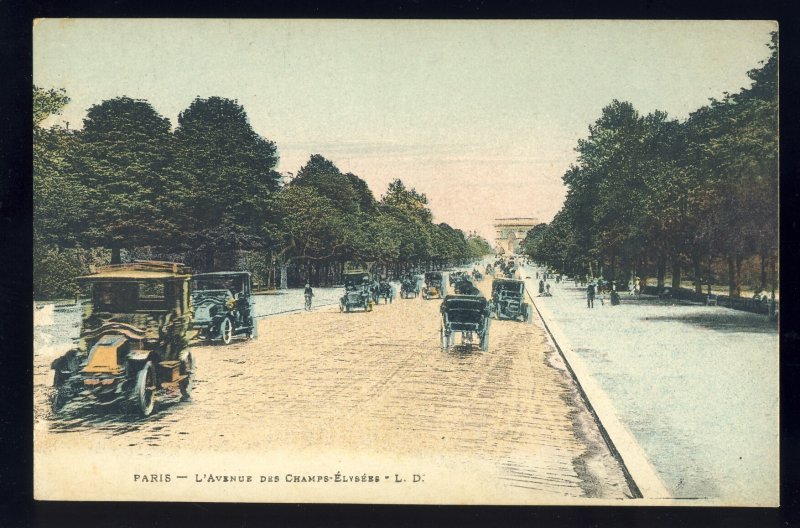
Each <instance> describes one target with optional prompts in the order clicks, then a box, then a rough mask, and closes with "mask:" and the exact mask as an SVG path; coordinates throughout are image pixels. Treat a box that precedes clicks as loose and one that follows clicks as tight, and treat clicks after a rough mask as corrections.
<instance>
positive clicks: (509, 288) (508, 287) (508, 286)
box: [495, 282, 524, 295]
mask: <svg viewBox="0 0 800 528" xmlns="http://www.w3.org/2000/svg"><path fill="white" fill-rule="evenodd" d="M523 287H524V285H523V284H522V283H521V282H501V283H500V284H497V285H496V287H495V290H496V291H498V292H503V293H513V294H517V295H520V294H522V288H523Z"/></svg>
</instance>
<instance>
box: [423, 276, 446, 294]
mask: <svg viewBox="0 0 800 528" xmlns="http://www.w3.org/2000/svg"><path fill="white" fill-rule="evenodd" d="M422 297H424V298H425V300H426V301H427V300H428V299H431V298H433V297H439V298H440V299H441V298H443V297H444V281H443V280H442V272H441V271H428V272H426V273H425V286H424V287H423V288H422Z"/></svg>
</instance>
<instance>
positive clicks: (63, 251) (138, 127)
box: [33, 87, 491, 297]
mask: <svg viewBox="0 0 800 528" xmlns="http://www.w3.org/2000/svg"><path fill="white" fill-rule="evenodd" d="M68 102H69V98H68V96H67V94H66V93H65V92H64V91H63V90H44V89H41V88H38V87H34V89H33V105H34V167H33V178H34V185H33V192H34V252H35V255H34V256H35V258H34V290H35V291H34V294H35V295H36V296H37V297H52V296H60V295H65V294H68V293H71V292H72V290H73V289H74V287H75V283H74V281H73V278H74V276H75V275H77V274H80V273H83V272H85V271H86V269H87V268H88V265H89V263H91V262H92V261H96V260H98V259H100V260H103V259H104V258H105V259H108V260H110V262H114V263H116V262H120V261H121V260H122V259H123V258H133V257H137V256H139V257H156V258H169V259H176V260H178V259H180V260H183V261H185V262H187V263H189V264H191V265H192V266H193V267H194V268H195V269H197V270H200V271H208V270H214V269H231V268H234V269H242V268H245V269H250V270H251V271H253V272H254V273H255V274H256V281H259V282H261V283H266V282H273V283H278V284H280V285H281V286H282V287H286V286H287V284H288V283H289V282H290V280H294V281H305V280H311V281H312V282H314V283H315V284H327V283H334V282H337V281H338V278H339V274H340V273H341V271H342V266H343V264H344V262H346V261H349V260H358V261H362V262H373V263H376V264H377V266H378V268H380V270H381V271H382V272H383V273H384V274H390V275H395V274H398V273H401V272H402V271H403V270H405V269H409V268H411V267H414V268H416V269H422V268H425V269H427V268H434V267H442V266H446V265H450V264H454V263H457V262H462V261H466V260H470V259H474V258H477V257H480V256H481V255H483V254H486V253H489V252H490V251H491V247H490V246H489V244H488V243H487V242H486V241H485V240H483V239H481V238H480V237H477V236H475V235H470V236H466V235H465V234H464V233H463V232H462V231H460V230H458V229H454V228H452V227H450V226H449V225H447V224H445V223H439V224H437V223H434V222H433V218H432V214H431V211H430V209H429V208H428V201H427V198H426V196H425V195H424V194H422V193H418V192H417V191H416V190H415V189H408V188H406V186H405V185H404V184H403V182H402V181H400V180H395V181H394V182H392V183H391V184H390V185H389V188H388V189H387V191H386V194H385V195H383V196H382V197H381V199H380V200H377V199H376V198H375V197H374V196H373V194H372V192H371V191H370V189H369V187H368V186H367V184H366V182H364V180H362V179H361V178H359V177H358V176H356V175H355V174H351V173H343V172H341V171H340V170H339V169H338V168H337V167H336V166H335V165H334V164H333V163H332V162H331V161H329V160H327V159H325V158H324V157H322V156H320V155H313V156H311V158H310V159H309V160H308V162H307V163H306V164H305V165H304V166H303V167H302V168H301V169H300V170H299V172H298V173H297V174H296V175H295V176H294V177H292V178H291V179H290V180H289V181H284V178H283V177H282V175H281V174H279V173H278V172H277V171H276V170H275V168H276V166H277V163H278V151H277V147H276V145H275V144H274V143H273V142H271V141H269V140H267V139H264V138H262V137H260V136H259V135H258V134H257V133H256V132H255V131H254V130H253V129H252V127H251V125H250V123H249V120H248V118H247V115H246V113H245V111H244V109H243V108H242V106H241V105H239V104H238V103H237V102H236V101H234V100H230V99H224V98H221V97H210V98H207V99H202V98H199V97H198V98H197V99H195V100H194V101H193V102H192V103H191V105H190V106H189V107H188V108H187V109H186V110H184V111H183V112H181V113H180V115H179V116H178V123H177V126H176V127H175V128H174V130H173V128H172V125H171V123H170V121H169V120H168V119H167V118H165V117H163V116H161V115H159V114H158V113H157V112H156V111H155V109H154V108H153V107H152V106H151V105H150V104H149V103H148V102H147V101H143V100H134V99H130V98H128V97H119V98H116V99H111V100H107V101H103V102H101V103H99V104H97V105H95V106H92V107H91V108H90V109H89V110H88V112H87V115H86V118H85V119H84V122H83V127H82V129H80V130H74V129H73V130H70V129H69V126H68V125H67V126H66V127H61V126H52V127H43V126H42V123H43V122H45V120H46V119H47V118H48V117H49V116H52V115H54V114H58V113H59V112H60V111H61V109H62V108H63V107H64V106H65V105H66V104H67V103H68ZM98 248H105V251H97V249H98Z"/></svg>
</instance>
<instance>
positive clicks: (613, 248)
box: [32, 19, 780, 506]
mask: <svg viewBox="0 0 800 528" xmlns="http://www.w3.org/2000/svg"><path fill="white" fill-rule="evenodd" d="M778 45H779V38H778V26H777V24H776V23H774V22H770V21H611V20H604V21H587V20H584V21H568V20H563V21H556V20H548V21H534V20H528V21H521V20H515V21H512V20H508V21H503V20H493V21H468V20H460V21H444V20H425V21H413V20H394V21H388V20H289V19H287V20H202V19H195V20H162V19H150V20H143V19H142V20H136V19H40V20H36V21H35V22H34V28H33V72H34V77H33V83H34V86H33V106H34V108H33V110H34V112H33V114H34V135H33V140H34V145H33V149H34V150H33V158H34V167H33V178H34V180H33V181H34V186H33V193H34V207H35V209H34V230H33V231H34V246H33V247H34V270H33V271H34V288H33V297H34V313H33V319H34V328H33V331H34V351H33V352H34V354H33V377H34V393H33V395H32V397H33V399H34V412H35V416H34V456H35V460H34V481H35V498H36V499H38V500H100V501H212V502H264V503H286V502H292V503H295V502H303V503H377V504H518V505H536V504H568V505H598V504H603V505H606V504H611V505H622V506H637V505H702V506H707V505H733V506H778V503H779V419H778V410H779V404H780V402H779V386H778V371H779V364H778V352H779V351H778V320H779V316H780V281H779V275H780V268H779V265H778V263H779V261H778V257H779V255H778V240H779V235H778V157H777V154H778V125H777V123H778V84H777V81H778V80H777V72H778V68H777V65H778Z"/></svg>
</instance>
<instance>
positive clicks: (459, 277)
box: [447, 271, 467, 286]
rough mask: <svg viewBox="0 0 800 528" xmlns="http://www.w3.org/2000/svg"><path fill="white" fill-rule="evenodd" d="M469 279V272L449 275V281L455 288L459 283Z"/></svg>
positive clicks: (457, 272)
mask: <svg viewBox="0 0 800 528" xmlns="http://www.w3.org/2000/svg"><path fill="white" fill-rule="evenodd" d="M466 278H467V272H465V271H454V272H452V273H449V274H448V275H447V280H448V282H449V283H450V286H454V285H455V284H456V283H457V282H458V281H461V280H464V279H466Z"/></svg>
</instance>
